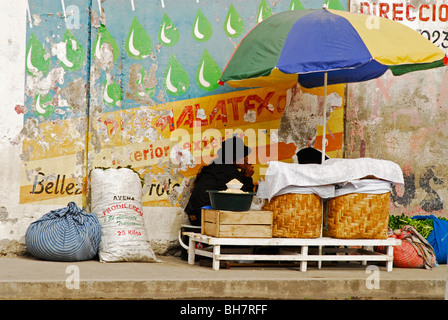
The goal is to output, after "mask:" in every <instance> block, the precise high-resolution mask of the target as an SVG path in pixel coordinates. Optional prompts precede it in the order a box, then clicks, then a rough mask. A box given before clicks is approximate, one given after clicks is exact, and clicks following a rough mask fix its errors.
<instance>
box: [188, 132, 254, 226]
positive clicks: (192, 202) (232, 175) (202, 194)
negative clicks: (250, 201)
mask: <svg viewBox="0 0 448 320" xmlns="http://www.w3.org/2000/svg"><path fill="white" fill-rule="evenodd" d="M250 152H251V149H250V148H248V147H247V146H245V145H244V142H243V140H242V139H241V138H237V137H235V136H234V137H233V138H230V139H227V140H225V141H224V142H223V143H222V145H221V149H219V150H218V152H217V154H218V157H217V158H216V159H215V160H213V161H212V162H211V163H210V164H209V165H208V166H205V167H203V168H202V169H201V171H200V172H199V173H198V175H197V176H196V179H195V180H194V186H193V192H192V193H191V196H190V199H189V201H188V204H187V206H186V207H185V212H186V213H187V215H188V219H189V220H190V224H191V225H194V226H200V225H201V209H202V207H204V206H209V205H210V197H209V194H208V192H207V190H226V189H227V186H226V183H228V182H229V181H230V180H232V179H237V180H239V181H240V182H241V183H242V184H243V187H242V188H241V190H243V191H246V192H253V190H254V184H253V181H252V175H253V174H254V168H253V166H252V165H251V164H249V163H248V162H247V156H248V155H249V154H250Z"/></svg>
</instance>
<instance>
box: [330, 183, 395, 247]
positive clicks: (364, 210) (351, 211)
mask: <svg viewBox="0 0 448 320" xmlns="http://www.w3.org/2000/svg"><path fill="white" fill-rule="evenodd" d="M389 202H390V193H389V192H388V193H383V194H364V193H350V194H346V195H342V196H339V197H336V198H332V199H330V200H329V201H328V208H327V209H326V210H325V212H326V213H325V216H324V231H323V235H324V236H326V237H333V238H338V239H387V237H388V234H387V230H388V223H389Z"/></svg>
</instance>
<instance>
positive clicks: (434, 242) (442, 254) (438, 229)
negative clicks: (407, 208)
mask: <svg viewBox="0 0 448 320" xmlns="http://www.w3.org/2000/svg"><path fill="white" fill-rule="evenodd" d="M412 219H432V221H433V230H432V232H431V233H430V234H429V236H428V238H426V240H427V241H428V242H429V243H430V244H431V246H432V247H433V248H434V252H435V253H436V258H437V262H438V263H439V264H446V263H447V256H448V221H445V220H441V219H438V218H437V217H436V216H434V215H429V216H413V217H412Z"/></svg>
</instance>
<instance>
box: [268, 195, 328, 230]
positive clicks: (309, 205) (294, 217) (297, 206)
mask: <svg viewBox="0 0 448 320" xmlns="http://www.w3.org/2000/svg"><path fill="white" fill-rule="evenodd" d="M263 210H269V211H272V213H273V225H272V237H274V238H318V237H320V235H321V225H322V204H321V200H320V197H319V196H317V195H315V194H283V195H280V196H276V197H274V198H273V199H271V201H270V202H269V203H267V204H266V205H265V206H264V208H263Z"/></svg>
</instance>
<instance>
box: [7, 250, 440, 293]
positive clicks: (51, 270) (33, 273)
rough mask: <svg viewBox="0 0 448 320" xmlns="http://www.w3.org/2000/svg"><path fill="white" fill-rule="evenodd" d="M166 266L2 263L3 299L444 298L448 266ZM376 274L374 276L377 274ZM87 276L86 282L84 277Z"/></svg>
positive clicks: (169, 259)
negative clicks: (429, 268) (221, 267)
mask: <svg viewBox="0 0 448 320" xmlns="http://www.w3.org/2000/svg"><path fill="white" fill-rule="evenodd" d="M159 258H160V259H161V260H162V262H160V263H134V262H122V263H100V262H98V261H95V260H91V261H83V262H76V263H66V262H50V261H40V260H36V259H34V258H31V257H27V256H24V257H14V258H0V299H9V300H24V299H44V300H61V299H87V300H92V299H275V300H277V299H278V300H279V299H287V300H294V299H324V300H336V299H341V300H342V299H444V297H445V283H446V275H447V266H446V265H440V266H438V267H436V268H434V269H433V270H424V269H401V268H394V269H393V271H392V272H386V269H385V267H384V266H379V267H376V266H372V267H371V268H372V269H371V268H369V269H367V268H366V266H363V265H361V264H360V263H346V262H344V263H333V264H324V265H323V266H322V268H321V269H318V268H317V266H313V265H310V266H309V267H308V271H307V272H301V271H299V266H298V265H297V267H296V266H294V265H292V266H286V267H278V266H276V267H272V266H269V267H259V266H250V267H249V266H232V267H231V268H230V269H220V270H219V271H213V270H212V269H211V267H209V266H203V265H200V264H199V263H196V264H195V265H188V263H187V262H186V261H183V260H181V259H180V258H177V257H173V256H162V257H159ZM369 270H370V271H369ZM78 279H79V282H77V280H78Z"/></svg>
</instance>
